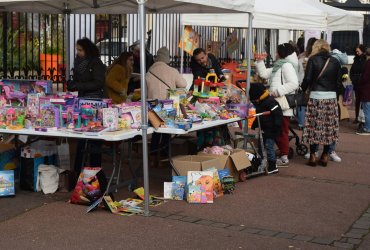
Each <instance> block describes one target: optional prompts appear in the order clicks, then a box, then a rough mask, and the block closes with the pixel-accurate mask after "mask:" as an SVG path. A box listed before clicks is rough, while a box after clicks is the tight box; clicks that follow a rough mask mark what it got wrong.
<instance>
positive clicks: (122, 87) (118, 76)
mask: <svg viewBox="0 0 370 250" xmlns="http://www.w3.org/2000/svg"><path fill="white" fill-rule="evenodd" d="M133 65H134V57H133V54H132V52H123V53H121V55H120V56H119V57H118V58H117V59H116V60H114V62H113V63H112V65H110V66H109V68H108V70H107V76H106V77H105V84H106V90H107V94H108V97H109V98H110V99H112V102H113V103H114V104H120V103H122V102H125V101H126V98H127V89H128V83H129V81H130V76H131V73H132V66H133Z"/></svg>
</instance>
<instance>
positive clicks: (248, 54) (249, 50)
mask: <svg viewBox="0 0 370 250" xmlns="http://www.w3.org/2000/svg"><path fill="white" fill-rule="evenodd" d="M248 14H249V15H248V17H249V19H248V37H247V41H248V42H246V48H245V53H246V57H247V87H246V92H247V93H246V96H247V101H249V88H250V83H251V58H252V48H253V27H252V21H253V15H252V13H248Z"/></svg>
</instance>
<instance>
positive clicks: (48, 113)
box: [40, 105, 60, 127]
mask: <svg viewBox="0 0 370 250" xmlns="http://www.w3.org/2000/svg"><path fill="white" fill-rule="evenodd" d="M59 116H60V114H59V108H57V107H55V106H53V105H49V106H43V107H41V108H40V119H41V125H42V127H59V125H60V124H59V122H60V120H59Z"/></svg>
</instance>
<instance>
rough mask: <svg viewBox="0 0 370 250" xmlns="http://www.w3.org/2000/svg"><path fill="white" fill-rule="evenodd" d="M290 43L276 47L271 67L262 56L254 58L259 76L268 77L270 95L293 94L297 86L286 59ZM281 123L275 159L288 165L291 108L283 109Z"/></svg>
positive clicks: (277, 162) (292, 67) (281, 163)
mask: <svg viewBox="0 0 370 250" xmlns="http://www.w3.org/2000/svg"><path fill="white" fill-rule="evenodd" d="M288 45H289V46H291V45H290V44H280V45H279V46H278V47H277V55H276V57H277V61H276V62H275V63H274V67H273V68H269V69H266V67H265V64H264V62H263V59H264V58H263V57H259V58H256V59H257V63H256V70H257V73H258V74H259V76H260V77H262V78H265V79H269V86H270V87H269V92H270V93H271V94H272V96H274V97H275V98H276V97H280V96H285V95H287V94H293V93H294V92H295V90H296V89H297V88H298V77H297V73H296V70H295V68H294V66H293V65H292V63H291V62H290V61H289V60H287V59H286V57H288V56H289V55H290V53H289V52H290V51H289V50H288ZM283 115H284V117H283V123H282V127H281V134H280V136H278V137H277V138H276V144H277V145H278V148H279V150H280V158H279V159H277V160H276V164H277V165H278V166H288V165H289V160H288V153H289V120H290V118H291V117H292V116H293V109H291V108H288V109H285V110H283Z"/></svg>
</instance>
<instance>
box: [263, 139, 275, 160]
mask: <svg viewBox="0 0 370 250" xmlns="http://www.w3.org/2000/svg"><path fill="white" fill-rule="evenodd" d="M264 141H265V150H266V155H267V161H276V155H275V148H274V146H275V140H274V139H271V138H265V140H264Z"/></svg>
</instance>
